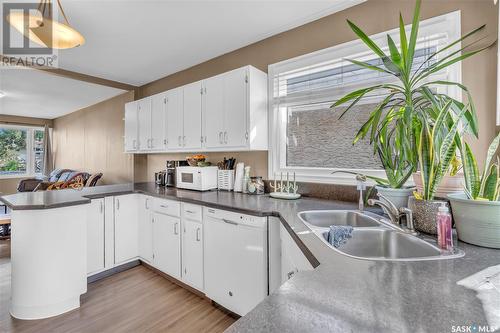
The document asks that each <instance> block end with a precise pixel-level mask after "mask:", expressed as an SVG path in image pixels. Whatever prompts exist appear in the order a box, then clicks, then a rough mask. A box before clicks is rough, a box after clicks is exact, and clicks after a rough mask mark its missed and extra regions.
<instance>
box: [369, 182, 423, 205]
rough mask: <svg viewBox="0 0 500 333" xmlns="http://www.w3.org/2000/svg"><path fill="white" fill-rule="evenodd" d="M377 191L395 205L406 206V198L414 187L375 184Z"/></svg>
mask: <svg viewBox="0 0 500 333" xmlns="http://www.w3.org/2000/svg"><path fill="white" fill-rule="evenodd" d="M375 188H376V189H377V192H378V193H380V194H381V195H383V196H384V197H386V198H387V199H389V201H391V202H392V203H393V204H394V205H396V207H398V209H399V208H401V207H408V198H409V197H410V196H411V195H412V193H413V191H415V187H410V188H390V187H383V186H379V185H377V186H375Z"/></svg>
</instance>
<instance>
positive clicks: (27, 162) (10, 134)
mask: <svg viewBox="0 0 500 333" xmlns="http://www.w3.org/2000/svg"><path fill="white" fill-rule="evenodd" d="M43 137H44V130H43V128H35V127H20V126H10V125H1V124H0V178H18V177H26V176H34V175H40V174H42V173H43V156H44V148H43Z"/></svg>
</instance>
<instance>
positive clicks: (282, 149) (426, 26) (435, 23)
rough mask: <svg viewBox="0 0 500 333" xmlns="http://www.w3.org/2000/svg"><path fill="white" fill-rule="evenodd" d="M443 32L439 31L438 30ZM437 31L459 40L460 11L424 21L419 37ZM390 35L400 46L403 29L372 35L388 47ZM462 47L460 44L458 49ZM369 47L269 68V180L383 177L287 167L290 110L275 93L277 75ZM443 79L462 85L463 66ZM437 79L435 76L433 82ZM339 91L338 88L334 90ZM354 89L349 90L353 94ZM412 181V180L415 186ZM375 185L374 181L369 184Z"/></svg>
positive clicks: (455, 92)
mask: <svg viewBox="0 0 500 333" xmlns="http://www.w3.org/2000/svg"><path fill="white" fill-rule="evenodd" d="M405 28H406V30H407V34H408V35H409V31H410V30H411V25H410V24H409V25H406V26H405ZM436 29H439V30H436ZM433 31H442V32H444V33H447V34H448V41H455V40H457V39H459V38H460V37H461V13H460V11H454V12H450V13H447V14H444V15H440V16H436V17H433V18H429V19H426V20H423V21H421V22H420V29H419V35H420V36H422V35H423V36H429V35H430V33H432V32H433ZM387 34H391V37H393V39H394V40H395V42H396V44H398V43H399V29H398V28H395V29H391V30H389V31H385V32H381V33H377V34H374V35H371V36H370V38H372V39H373V40H374V41H375V43H377V44H378V45H383V46H386V43H387ZM456 47H460V43H459V44H458V45H457V46H456ZM367 49H368V48H367V47H366V46H365V45H364V43H363V42H362V41H360V40H353V41H350V42H346V43H342V44H339V45H335V46H333V47H330V48H326V49H322V50H319V51H316V52H312V53H309V54H305V55H302V56H298V57H295V58H291V59H287V60H284V61H281V62H278V63H275V64H272V65H269V66H268V96H269V98H268V110H269V113H268V116H269V133H270V135H269V152H268V177H269V179H274V178H275V177H279V173H281V172H283V173H287V172H290V173H295V174H296V179H297V181H301V182H313V183H329V184H342V185H355V184H356V180H355V178H354V177H353V176H352V175H349V174H341V173H337V174H334V175H332V172H333V171H336V170H349V171H353V172H360V173H363V174H366V175H371V176H376V177H383V178H385V177H386V175H385V172H384V170H383V169H380V170H373V169H345V168H342V169H339V168H312V167H290V166H287V165H286V153H287V150H286V149H287V147H286V126H287V119H286V111H285V112H283V111H280V110H278V108H277V107H276V106H275V98H274V95H275V91H274V87H275V86H274V78H275V75H276V74H277V73H283V72H286V71H289V70H294V69H299V68H304V67H307V66H311V65H314V64H319V63H321V62H325V61H328V60H331V59H332V58H333V59H339V58H345V57H348V56H349V55H352V54H359V53H362V52H363V51H366V50H367ZM439 75H440V76H442V77H441V78H443V76H444V79H447V80H450V81H454V82H462V66H461V64H460V63H456V64H453V65H452V66H450V67H449V68H448V71H447V74H446V75H443V74H439ZM435 78H436V77H435V76H434V77H433V79H435ZM334 89H335V88H334ZM352 89H353V88H349V91H352ZM446 93H447V94H449V95H450V96H452V97H453V98H456V99H458V100H461V99H462V92H461V90H460V89H459V88H457V87H448V88H447V89H446ZM411 182H412V180H411V179H410V180H409V183H411ZM368 183H369V184H373V182H372V181H368Z"/></svg>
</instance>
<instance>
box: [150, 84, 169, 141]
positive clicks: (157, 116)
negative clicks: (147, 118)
mask: <svg viewBox="0 0 500 333" xmlns="http://www.w3.org/2000/svg"><path fill="white" fill-rule="evenodd" d="M166 103H167V96H166V93H163V94H157V95H154V96H153V97H152V98H151V139H150V140H151V141H150V147H151V150H163V149H165V148H166V128H165V126H166V119H165V118H166Z"/></svg>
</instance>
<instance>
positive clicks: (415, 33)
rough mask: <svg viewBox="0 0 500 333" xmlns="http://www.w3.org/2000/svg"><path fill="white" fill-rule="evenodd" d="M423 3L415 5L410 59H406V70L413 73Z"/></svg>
mask: <svg viewBox="0 0 500 333" xmlns="http://www.w3.org/2000/svg"><path fill="white" fill-rule="evenodd" d="M421 3H422V1H421V0H417V1H416V3H415V10H414V12H413V22H412V24H411V34H410V41H409V43H408V57H407V58H406V69H407V71H408V72H410V71H411V67H412V65H413V56H414V55H415V47H416V45H417V37H418V28H419V24H420V5H421Z"/></svg>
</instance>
